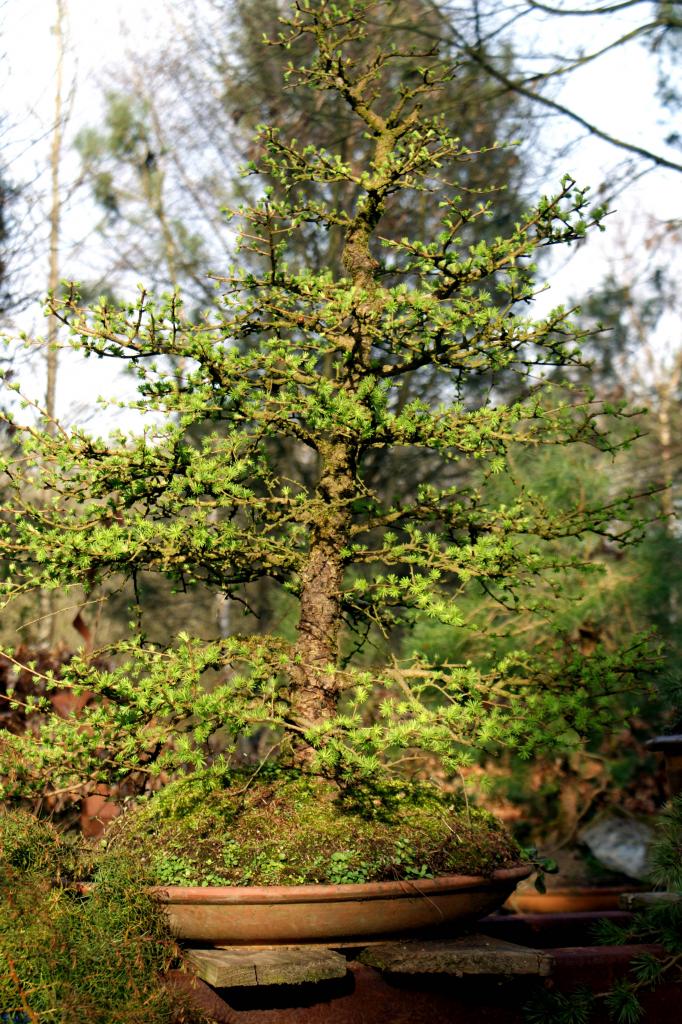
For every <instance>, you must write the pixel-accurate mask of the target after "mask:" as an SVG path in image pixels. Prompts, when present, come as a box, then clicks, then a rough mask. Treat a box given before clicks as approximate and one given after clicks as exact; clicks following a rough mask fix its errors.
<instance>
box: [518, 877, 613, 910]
mask: <svg viewBox="0 0 682 1024" xmlns="http://www.w3.org/2000/svg"><path fill="white" fill-rule="evenodd" d="M626 892H632V883H630V885H602V886H598V885H596V886H571V887H568V886H567V887H566V888H557V889H548V890H547V892H545V893H541V892H537V891H536V890H535V889H525V888H524V889H522V890H521V891H520V892H514V893H512V895H511V896H510V897H509V899H508V900H507V901H506V903H505V907H507V908H508V909H509V910H514V911H516V913H517V914H562V913H566V914H569V913H570V914H577V913H584V912H587V911H599V910H618V906H619V903H618V901H619V899H620V897H621V896H622V895H623V893H626Z"/></svg>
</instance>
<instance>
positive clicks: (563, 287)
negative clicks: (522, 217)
mask: <svg viewBox="0 0 682 1024" xmlns="http://www.w3.org/2000/svg"><path fill="white" fill-rule="evenodd" d="M254 2H257V0H254ZM67 6H68V10H69V44H70V45H69V50H70V55H69V61H68V65H67V72H66V81H67V83H75V88H74V89H73V96H72V111H71V118H70V123H71V125H73V126H80V125H82V124H83V123H87V122H90V123H92V122H93V121H94V122H95V123H96V120H97V117H98V115H99V112H100V110H101V99H100V97H101V88H100V86H99V84H98V81H99V79H100V77H101V70H102V69H103V68H105V67H106V66H107V65H109V64H111V63H112V62H117V61H119V60H121V59H122V58H123V57H124V55H125V53H126V51H132V52H140V50H144V49H146V48H149V49H154V48H155V47H157V46H158V45H159V41H160V40H162V39H163V38H165V33H167V32H168V31H171V30H172V29H171V27H170V26H169V25H168V23H167V19H165V18H164V11H165V5H164V4H163V3H162V0H116V2H111V0H67ZM55 10H56V3H55V0H5V4H4V6H3V7H0V12H1V14H2V16H3V22H4V24H3V28H2V36H1V43H2V47H3V49H4V51H5V54H6V59H5V60H4V61H3V65H2V67H3V71H2V72H0V75H2V77H1V78H0V81H1V84H2V95H3V101H2V107H3V108H4V109H5V110H10V111H11V112H12V121H13V123H14V127H12V128H10V129H8V130H6V131H5V135H4V138H3V144H4V145H5V147H8V148H6V152H9V154H10V156H11V157H12V160H13V171H14V174H15V176H16V178H17V179H19V180H21V179H22V178H23V179H26V178H29V179H30V178H32V177H33V176H34V175H35V174H37V173H39V172H40V169H41V168H42V167H44V166H45V164H46V158H47V151H48V146H49V132H50V127H51V119H52V108H53V103H54V67H55V38H54V34H53V32H52V25H53V24H54V20H55ZM633 14H636V16H637V17H641V11H640V9H639V7H638V6H636V7H635V8H634V11H631V12H626V13H625V14H624V15H623V17H622V19H621V20H620V22H619V24H618V28H620V27H621V26H622V28H627V27H628V24H629V22H628V17H629V18H632V17H633ZM549 24H551V25H552V26H553V28H552V32H555V31H556V22H555V21H551V22H550V23H549ZM610 28H611V31H612V32H613V33H614V34H615V33H616V30H617V26H616V24H615V19H614V20H612V21H611V22H610ZM561 29H562V36H561V46H562V48H563V49H566V48H568V47H569V46H574V47H576V48H580V47H581V46H585V45H588V46H590V47H592V46H594V43H595V39H594V38H593V37H591V36H590V32H591V31H592V29H593V23H592V22H591V21H589V20H587V21H586V20H585V19H563V20H562V22H561ZM523 31H524V32H525V33H527V34H528V37H529V38H531V37H534V38H535V40H536V41H537V42H539V44H540V46H541V47H544V49H545V50H546V51H547V52H548V54H551V53H552V51H553V50H554V49H555V48H556V47H557V46H558V45H559V41H558V40H557V39H556V38H554V37H553V36H552V35H551V34H550V33H549V32H548V29H547V26H546V24H545V23H544V19H543V18H538V19H535V20H534V21H533V22H531V23H525V22H524V28H523ZM586 36H587V38H586ZM605 41H606V39H605ZM655 84H656V66H655V62H654V60H653V59H652V58H651V57H650V56H649V55H647V54H646V52H645V51H644V49H643V47H641V46H639V45H637V44H636V43H633V44H630V45H628V46H627V47H623V48H619V49H617V50H615V51H613V52H612V53H611V54H607V55H605V56H604V57H602V58H600V59H599V61H597V62H594V63H593V64H591V65H588V66H587V67H585V68H584V69H581V70H579V71H576V72H574V73H573V74H572V75H571V76H569V77H568V78H567V80H566V84H565V86H561V87H559V86H557V87H556V88H555V92H554V96H555V98H556V99H557V100H559V101H560V102H561V103H563V104H565V105H567V106H569V107H571V108H573V109H575V110H576V111H577V112H578V113H581V114H584V115H585V116H586V117H587V118H588V119H589V120H590V121H592V122H594V123H595V124H597V125H600V126H602V127H604V128H606V129H607V130H608V131H609V132H610V133H612V134H614V135H616V136H621V137H625V138H627V139H628V140H630V141H633V142H635V143H637V144H641V145H644V146H648V147H650V148H652V149H654V150H655V151H659V152H667V153H668V155H670V156H673V157H674V158H680V153H679V151H678V152H677V153H674V152H672V151H666V149H665V146H664V145H663V143H662V141H661V140H662V138H664V136H665V133H666V132H665V128H664V126H663V125H662V123H661V121H662V119H664V118H665V114H664V112H663V111H661V110H660V109H659V108H658V106H657V104H656V102H655V99H654V93H655ZM547 132H549V137H548V136H547V134H546V133H547ZM573 134H574V132H573V130H572V129H571V128H570V127H569V126H567V125H566V123H565V122H561V121H559V120H558V119H555V118H552V119H551V120H550V121H549V122H548V125H547V128H546V129H545V135H544V143H545V146H546V148H550V149H556V150H559V149H561V147H562V145H563V143H564V142H565V141H566V139H567V138H568V137H569V135H570V136H572V135H573ZM622 158H623V154H622V153H621V154H619V153H617V152H615V151H614V150H613V148H611V147H609V146H607V145H606V144H604V143H600V142H597V141H595V140H592V139H583V140H582V141H581V142H580V143H579V145H577V146H574V147H573V148H572V149H571V150H570V152H569V153H568V154H567V155H566V157H565V160H564V161H563V163H564V165H563V166H562V165H561V162H560V163H558V164H556V166H553V167H552V176H553V178H554V179H555V180H556V178H557V177H558V176H559V175H560V173H562V172H563V171H568V172H570V173H572V174H573V175H574V177H575V178H576V179H577V181H578V182H579V183H580V184H582V183H585V184H587V183H590V182H592V181H597V182H598V181H600V180H601V179H602V178H603V177H605V176H606V177H608V174H609V168H611V167H614V166H615V165H617V164H618V162H619V161H620V160H622ZM64 172H65V177H68V176H69V175H74V174H76V173H77V165H76V162H75V156H73V155H72V156H70V157H69V158H68V159H67V160H66V161H65V168H64ZM681 185H682V175H680V174H676V173H675V172H673V171H667V172H666V171H662V170H656V171H655V172H651V173H649V174H647V175H645V176H644V177H642V178H641V179H640V180H639V181H638V182H637V183H636V184H635V185H633V186H631V187H630V188H629V189H627V190H626V191H625V192H624V193H623V194H621V195H620V196H619V197H618V199H617V201H616V203H615V208H616V212H615V213H614V214H613V215H612V216H611V218H610V219H609V230H608V231H607V232H606V233H605V234H603V235H597V234H595V236H594V237H593V238H592V239H591V240H590V241H589V242H588V243H586V244H585V245H584V246H582V247H581V248H580V250H579V251H577V252H576V251H572V252H570V253H568V254H567V253H562V254H561V255H560V256H559V257H558V258H557V259H556V260H555V261H554V263H553V264H550V265H548V267H547V275H548V276H549V275H550V273H551V276H552V282H553V283H552V290H551V292H550V293H549V294H547V295H545V296H543V297H541V299H540V300H539V302H538V304H537V312H538V314H540V315H541V314H542V313H543V312H544V311H545V310H546V308H547V307H549V306H552V305H556V304H557V303H559V302H562V301H565V300H566V299H568V298H571V297H574V296H576V295H581V294H584V293H585V292H586V291H587V290H589V289H590V288H591V287H593V286H594V285H595V284H596V283H598V282H599V280H600V279H601V278H602V277H603V275H604V272H605V270H606V269H607V268H608V267H609V265H612V266H614V265H615V266H616V267H617V259H618V255H617V253H618V251H619V249H620V248H622V246H623V244H624V242H625V244H626V245H630V246H631V247H633V248H634V249H637V248H638V245H639V241H640V239H641V233H642V229H643V228H642V226H643V223H644V220H645V218H646V216H647V215H649V214H650V215H651V216H654V217H659V218H661V217H663V218H674V217H677V218H680V217H682V188H681V187H680V186H681ZM38 186H39V182H38ZM548 187H549V182H548ZM87 218H88V213H87V209H86V208H85V209H84V210H81V212H80V213H79V210H78V206H77V205H76V206H74V208H73V209H72V211H71V213H70V214H68V215H67V216H65V219H64V233H65V248H67V247H68V246H69V245H72V244H73V242H74V241H75V240H77V239H79V238H80V237H81V236H83V237H87V235H88V227H89V221H88V219H87ZM616 243H618V244H616ZM86 244H87V243H86ZM91 244H96V243H91ZM83 258H84V259H85V260H86V261H87V252H85V254H84V257H83ZM614 260H615V261H616V263H615V264H614ZM211 269H215V268H211ZM33 272H34V273H35V274H38V275H41V274H43V275H44V279H45V281H47V268H46V267H44V268H43V267H41V266H40V265H37V266H36V267H35V268H34V269H33ZM18 326H19V327H21V328H22V329H24V330H26V331H28V333H29V334H31V335H32V336H36V335H40V334H42V333H43V332H44V322H43V318H42V314H41V311H40V308H39V306H38V305H36V306H34V307H33V308H32V309H30V310H29V311H27V312H26V313H24V314H23V315H22V317H21V321H20V323H19V324H18ZM27 367H28V368H27V369H25V370H24V371H23V374H24V377H25V378H32V379H31V380H30V384H31V385H32V386H33V388H34V391H35V390H37V392H38V394H40V391H41V387H43V386H44V385H43V384H42V383H41V376H42V374H43V366H42V360H41V359H35V358H34V359H33V360H32V361H31V363H30V364H27ZM112 387H113V388H114V389H115V390H116V389H120V388H123V389H125V385H124V384H122V383H121V380H120V378H119V380H118V381H115V380H113V378H112V372H111V367H110V365H109V364H107V367H106V370H104V368H103V367H102V365H101V364H99V363H95V362H93V361H89V362H88V363H84V362H83V361H82V360H78V359H75V358H74V357H69V356H67V355H66V354H64V355H63V356H62V362H61V370H60V377H59V383H58V414H59V415H60V417H62V418H64V419H65V420H67V421H69V420H73V419H74V418H81V417H82V416H83V415H84V413H85V410H86V408H87V407H88V406H89V405H90V403H91V401H92V399H93V397H94V395H96V394H97V393H99V392H100V391H103V390H107V389H111V388H112Z"/></svg>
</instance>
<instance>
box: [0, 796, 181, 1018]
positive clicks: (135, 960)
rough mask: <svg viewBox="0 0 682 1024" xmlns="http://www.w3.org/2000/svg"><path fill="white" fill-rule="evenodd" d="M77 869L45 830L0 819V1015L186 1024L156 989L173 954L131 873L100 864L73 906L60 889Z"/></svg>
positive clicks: (15, 818)
mask: <svg viewBox="0 0 682 1024" xmlns="http://www.w3.org/2000/svg"><path fill="white" fill-rule="evenodd" d="M77 864H78V860H77V856H76V852H75V851H74V849H73V847H69V844H68V843H67V842H65V840H64V839H63V838H62V837H60V836H59V835H58V834H57V833H56V831H55V830H54V829H53V828H52V827H51V826H50V825H49V824H47V823H46V822H42V821H39V820H38V819H36V818H33V817H32V816H31V815H29V814H26V813H23V812H18V813H13V814H2V815H0V1014H5V1015H7V1019H9V1020H11V1019H12V1017H13V1016H14V1017H15V1018H16V1020H17V1021H20V1020H26V1021H30V1022H31V1024H43V1022H45V1024H84V1022H85V1021H87V1022H88V1024H170V1022H171V1021H178V1020H187V1021H189V1020H190V1019H191V1018H190V1016H189V1015H188V1013H187V1012H186V1011H185V1009H184V1008H183V1007H181V1006H180V1007H179V1006H178V1005H177V998H176V997H172V996H171V995H170V993H169V991H168V990H167V989H166V987H165V985H164V983H163V980H162V974H163V972H164V971H166V970H167V969H168V968H169V967H170V966H171V965H172V964H173V963H174V962H175V961H176V960H177V956H178V950H177V946H176V944H175V942H174V941H173V939H172V937H171V935H170V933H169V930H168V927H167V925H166V923H165V920H164V918H163V915H162V913H161V912H160V910H159V908H158V907H157V906H156V905H155V903H154V901H153V899H152V898H151V896H150V895H149V894H148V892H147V891H146V889H145V886H144V885H143V884H142V883H143V882H144V881H145V879H144V878H143V877H142V875H141V873H140V871H139V869H137V868H136V867H134V866H131V864H130V862H129V861H124V860H123V859H121V858H119V859H117V858H113V857H110V858H108V860H107V863H106V864H105V865H102V866H101V868H100V870H99V872H98V874H97V878H96V881H97V884H96V885H95V886H94V887H93V889H92V891H91V893H90V894H89V895H87V896H83V895H82V894H81V892H80V891H79V889H78V888H77V886H75V885H74V884H71V885H68V884H60V882H62V883H64V882H65V881H66V875H67V872H68V871H73V870H76V869H77ZM0 1019H5V1018H4V1017H2V1018H0Z"/></svg>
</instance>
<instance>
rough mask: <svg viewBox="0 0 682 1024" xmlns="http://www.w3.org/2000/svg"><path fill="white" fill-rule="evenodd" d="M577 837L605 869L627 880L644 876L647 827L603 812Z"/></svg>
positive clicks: (648, 842) (651, 835)
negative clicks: (615, 872)
mask: <svg viewBox="0 0 682 1024" xmlns="http://www.w3.org/2000/svg"><path fill="white" fill-rule="evenodd" d="M578 838H579V839H580V841H581V842H583V843H585V845H586V846H587V847H588V848H589V850H590V853H592V854H593V856H594V857H596V858H597V860H598V861H599V863H600V864H603V865H604V867H605V868H609V869H610V870H611V871H619V872H620V873H621V874H623V875H627V876H628V878H636V879H645V878H646V877H647V876H648V874H649V863H648V852H649V846H650V845H651V842H652V840H653V838H654V830H653V828H652V827H651V825H647V824H646V823H645V822H643V821H638V820H637V819H636V818H628V817H624V816H623V815H620V814H614V813H609V812H607V813H606V814H602V815H600V816H599V817H598V818H595V820H594V821H591V822H590V823H589V825H586V826H585V828H583V829H581V830H580V832H579V833H578Z"/></svg>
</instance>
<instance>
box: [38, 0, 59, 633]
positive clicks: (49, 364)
mask: <svg viewBox="0 0 682 1024" xmlns="http://www.w3.org/2000/svg"><path fill="white" fill-rule="evenodd" d="M54 34H55V38H56V42H57V64H56V73H55V91H54V127H53V129H52V145H51V147H50V179H51V203H50V266H49V272H48V282H47V286H48V290H49V292H50V293H51V294H52V295H54V296H55V297H56V295H57V290H58V288H59V232H60V220H61V195H60V183H59V171H60V167H61V159H62V136H63V127H64V126H63V115H64V109H63V107H64V104H63V97H62V85H63V78H64V0H57V18H56V21H55V26H54ZM58 327H59V325H58V323H57V318H56V316H55V315H54V313H50V315H49V316H48V318H47V355H46V360H45V361H46V371H47V373H46V377H47V379H46V384H45V412H46V414H47V432H48V434H51V435H54V434H55V433H56V429H57V428H56V422H55V419H56V413H57V409H56V403H57V368H58V358H59V353H58V351H57V343H58V340H59V338H58ZM54 611H55V609H54V594H53V592H52V591H50V590H43V591H41V594H40V621H39V627H38V644H39V646H41V647H51V646H52V644H53V643H54V635H55V622H54V618H55V617H54Z"/></svg>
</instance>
